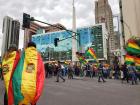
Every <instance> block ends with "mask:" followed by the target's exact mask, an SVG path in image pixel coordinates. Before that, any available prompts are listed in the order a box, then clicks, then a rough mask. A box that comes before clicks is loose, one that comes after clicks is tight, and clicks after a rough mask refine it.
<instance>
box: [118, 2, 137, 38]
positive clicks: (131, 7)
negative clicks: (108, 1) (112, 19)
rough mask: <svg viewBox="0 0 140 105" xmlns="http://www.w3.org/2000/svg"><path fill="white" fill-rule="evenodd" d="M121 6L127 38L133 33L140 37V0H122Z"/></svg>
mask: <svg viewBox="0 0 140 105" xmlns="http://www.w3.org/2000/svg"><path fill="white" fill-rule="evenodd" d="M120 7H122V8H120V9H121V10H122V16H123V26H124V36H125V40H126V41H127V40H128V39H129V38H130V37H131V36H132V35H133V36H138V37H140V0H120Z"/></svg>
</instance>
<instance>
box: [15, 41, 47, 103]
mask: <svg viewBox="0 0 140 105" xmlns="http://www.w3.org/2000/svg"><path fill="white" fill-rule="evenodd" d="M44 80H45V69H44V63H43V60H42V58H41V55H40V53H39V52H38V51H37V49H36V44H35V43H34V42H29V43H28V46H27V48H26V49H25V50H24V51H23V53H22V55H21V58H20V61H19V64H18V66H17V68H16V70H15V72H14V74H13V78H12V81H13V82H12V83H13V90H14V92H13V93H14V104H15V105H36V103H37V101H38V99H39V97H40V96H41V93H42V90H43V86H44Z"/></svg>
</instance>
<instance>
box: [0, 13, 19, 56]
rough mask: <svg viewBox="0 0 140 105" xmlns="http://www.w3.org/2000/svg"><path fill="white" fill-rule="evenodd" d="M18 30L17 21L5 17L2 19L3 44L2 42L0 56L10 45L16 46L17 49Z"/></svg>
mask: <svg viewBox="0 0 140 105" xmlns="http://www.w3.org/2000/svg"><path fill="white" fill-rule="evenodd" d="M19 30H20V23H19V21H18V20H13V19H12V18H11V17H9V16H5V17H4V19H3V29H2V33H3V42H2V50H1V55H2V56H3V55H4V53H5V52H6V51H7V50H8V48H9V46H10V44H16V45H17V47H18V45H19Z"/></svg>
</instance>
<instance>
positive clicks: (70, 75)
mask: <svg viewBox="0 0 140 105" xmlns="http://www.w3.org/2000/svg"><path fill="white" fill-rule="evenodd" d="M68 79H73V67H72V65H70V64H69V66H68Z"/></svg>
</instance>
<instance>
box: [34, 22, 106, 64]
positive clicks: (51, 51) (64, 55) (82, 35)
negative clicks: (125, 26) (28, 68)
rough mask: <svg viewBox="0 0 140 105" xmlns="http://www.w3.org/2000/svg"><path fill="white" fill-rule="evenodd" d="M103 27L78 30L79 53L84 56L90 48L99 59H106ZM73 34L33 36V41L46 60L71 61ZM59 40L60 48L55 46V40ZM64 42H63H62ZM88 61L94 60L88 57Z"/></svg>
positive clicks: (59, 33)
mask: <svg viewBox="0 0 140 105" xmlns="http://www.w3.org/2000/svg"><path fill="white" fill-rule="evenodd" d="M103 28H104V27H103V25H102V24H100V25H96V26H90V27H82V28H78V29H77V33H78V35H77V41H78V45H77V46H78V51H79V52H80V53H82V54H83V55H84V53H86V51H87V49H88V48H89V47H92V48H93V49H94V50H95V53H96V55H97V58H98V59H104V58H106V51H105V50H106V48H105V47H106V46H105V45H104V44H106V43H105V42H106V41H105V34H104V29H103ZM71 36H72V33H71V32H67V31H57V32H51V33H45V34H37V35H33V36H32V41H33V42H35V43H36V44H37V49H38V51H40V52H41V54H42V56H43V58H44V60H46V61H54V60H61V61H62V60H71V59H72V38H68V37H71ZM55 38H59V40H60V41H59V42H58V46H56V47H55V46H54V39H55ZM61 40H62V41H61ZM86 59H92V58H91V57H90V56H86Z"/></svg>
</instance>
